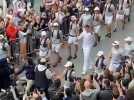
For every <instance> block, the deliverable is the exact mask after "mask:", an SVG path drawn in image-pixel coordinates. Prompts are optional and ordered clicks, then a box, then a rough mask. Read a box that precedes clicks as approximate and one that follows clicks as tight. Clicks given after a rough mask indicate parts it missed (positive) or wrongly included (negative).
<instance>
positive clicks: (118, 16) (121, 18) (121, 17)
mask: <svg viewBox="0 0 134 100" xmlns="http://www.w3.org/2000/svg"><path fill="white" fill-rule="evenodd" d="M123 19H124V15H120V14H118V13H117V14H116V20H123Z"/></svg>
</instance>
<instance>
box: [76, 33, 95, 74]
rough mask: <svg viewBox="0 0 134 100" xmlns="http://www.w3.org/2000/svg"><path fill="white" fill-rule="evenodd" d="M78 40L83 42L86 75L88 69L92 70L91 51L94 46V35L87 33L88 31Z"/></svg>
mask: <svg viewBox="0 0 134 100" xmlns="http://www.w3.org/2000/svg"><path fill="white" fill-rule="evenodd" d="M78 39H82V40H83V44H82V48H83V54H84V64H83V72H84V73H86V72H87V70H88V69H90V68H91V63H92V61H91V50H92V47H93V44H94V35H92V34H91V33H87V32H86V31H84V32H82V34H81V35H80V36H79V37H78Z"/></svg>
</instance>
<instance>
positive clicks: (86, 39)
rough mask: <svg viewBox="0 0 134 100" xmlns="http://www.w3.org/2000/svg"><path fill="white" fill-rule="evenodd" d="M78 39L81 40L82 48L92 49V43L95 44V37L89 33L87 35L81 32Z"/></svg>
mask: <svg viewBox="0 0 134 100" xmlns="http://www.w3.org/2000/svg"><path fill="white" fill-rule="evenodd" d="M78 39H82V40H83V43H82V47H83V48H89V47H92V46H93V44H94V42H95V37H94V35H93V34H91V33H90V32H89V33H87V32H86V31H84V32H82V33H81V34H80V36H79V37H78Z"/></svg>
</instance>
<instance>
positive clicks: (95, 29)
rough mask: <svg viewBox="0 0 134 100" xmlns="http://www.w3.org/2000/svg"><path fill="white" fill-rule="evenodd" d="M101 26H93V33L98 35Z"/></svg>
mask: <svg viewBox="0 0 134 100" xmlns="http://www.w3.org/2000/svg"><path fill="white" fill-rule="evenodd" d="M100 28H101V25H97V26H94V32H95V33H99V32H100Z"/></svg>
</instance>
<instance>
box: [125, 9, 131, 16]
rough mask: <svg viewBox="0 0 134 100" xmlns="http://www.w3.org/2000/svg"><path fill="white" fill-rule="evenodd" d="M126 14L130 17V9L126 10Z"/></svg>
mask: <svg viewBox="0 0 134 100" xmlns="http://www.w3.org/2000/svg"><path fill="white" fill-rule="evenodd" d="M124 13H125V15H126V16H129V15H130V8H126V9H124Z"/></svg>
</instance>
